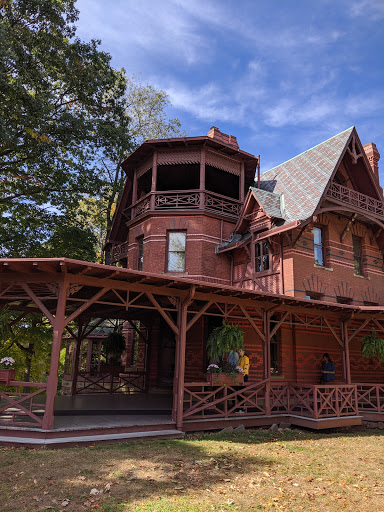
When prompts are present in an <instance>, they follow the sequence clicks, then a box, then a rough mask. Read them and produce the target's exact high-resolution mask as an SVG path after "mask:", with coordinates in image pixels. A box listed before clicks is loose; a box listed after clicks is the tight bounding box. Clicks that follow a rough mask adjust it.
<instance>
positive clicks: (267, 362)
mask: <svg viewBox="0 0 384 512" xmlns="http://www.w3.org/2000/svg"><path fill="white" fill-rule="evenodd" d="M269 321H270V314H269V313H268V311H264V312H263V324H264V379H270V378H271V329H270V325H269Z"/></svg>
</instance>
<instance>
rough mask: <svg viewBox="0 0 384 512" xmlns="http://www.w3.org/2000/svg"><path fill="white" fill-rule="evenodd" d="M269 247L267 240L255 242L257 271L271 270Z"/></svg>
mask: <svg viewBox="0 0 384 512" xmlns="http://www.w3.org/2000/svg"><path fill="white" fill-rule="evenodd" d="M269 256H270V253H269V247H268V244H267V242H259V243H258V244H255V272H265V271H266V270H269V267H270V261H269V259H270V258H269Z"/></svg>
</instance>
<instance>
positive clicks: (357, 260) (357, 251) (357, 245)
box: [352, 235, 363, 276]
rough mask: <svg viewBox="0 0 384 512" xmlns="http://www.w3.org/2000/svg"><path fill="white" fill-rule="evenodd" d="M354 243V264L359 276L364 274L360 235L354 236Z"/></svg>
mask: <svg viewBox="0 0 384 512" xmlns="http://www.w3.org/2000/svg"><path fill="white" fill-rule="evenodd" d="M352 244H353V264H354V267H355V274H356V275H357V276H361V275H362V273H363V272H362V270H363V265H362V261H361V238H359V237H358V236H354V235H353V236H352Z"/></svg>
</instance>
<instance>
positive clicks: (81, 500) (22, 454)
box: [0, 433, 275, 512]
mask: <svg viewBox="0 0 384 512" xmlns="http://www.w3.org/2000/svg"><path fill="white" fill-rule="evenodd" d="M246 435H247V433H244V435H242V436H234V435H232V436H230V435H229V436H226V437H223V436H222V437H221V438H220V436H219V437H217V439H213V438H211V437H210V436H205V438H204V439H201V440H200V439H197V438H196V437H195V438H192V437H191V438H187V439H185V440H168V441H166V440H163V441H141V442H132V443H123V444H111V445H96V446H90V447H82V448H68V449H57V450H23V449H20V448H18V449H14V448H12V449H7V450H4V449H3V450H0V464H1V466H2V468H4V469H3V471H2V482H3V484H2V486H1V490H2V491H3V493H4V495H5V496H7V499H6V500H5V503H3V504H2V508H1V510H2V512H15V511H20V512H24V511H25V512H26V511H28V512H30V511H32V510H46V509H47V508H48V507H50V508H49V510H51V512H53V511H59V510H63V507H62V506H61V502H62V500H65V499H68V500H69V502H70V504H71V507H70V509H71V510H82V509H83V507H84V504H87V505H86V506H87V507H88V509H90V508H91V507H94V508H95V507H96V505H98V507H97V510H99V511H105V512H121V511H125V510H137V511H140V512H141V510H142V511H146V510H157V511H159V512H161V511H162V510H164V511H167V512H172V511H173V510H183V511H186V512H188V511H190V512H194V511H200V510H203V509H202V508H201V507H200V508H198V507H197V505H196V504H195V503H190V500H191V499H192V498H193V496H194V495H195V494H196V493H198V491H200V490H201V491H207V489H208V490H209V489H211V488H212V490H215V489H216V488H217V486H224V487H226V488H228V489H229V487H230V485H231V484H232V483H233V482H235V480H236V479H237V478H238V477H242V476H243V475H245V474H246V475H257V474H261V473H263V471H265V470H266V468H271V467H272V466H273V465H274V464H275V462H274V461H273V459H272V457H271V458H269V457H261V456H257V455H255V454H252V455H250V454H246V453H245V452H244V453H243V452H241V453H239V449H238V447H236V443H238V442H245V437H244V436H246ZM216 440H217V441H229V442H226V443H225V444H221V443H220V442H218V443H217V442H215V441H216ZM108 483H110V484H111V488H110V491H108V492H107V493H104V492H103V493H100V494H99V493H96V494H94V495H93V496H90V492H91V490H92V489H97V490H98V491H100V490H103V491H104V489H105V485H106V484H108ZM229 496H230V492H228V493H227V491H225V492H223V501H225V502H226V501H227V500H228V497H229ZM175 497H177V498H176V499H177V501H178V502H179V503H178V504H176V505H175V507H176V508H174V509H173V505H172V503H173V501H174V500H175ZM224 499H225V500H224ZM34 500H35V501H34ZM138 500H142V501H146V504H144V503H143V505H142V507H143V508H140V505H135V506H133V504H134V503H135V504H137V502H138ZM152 502H153V503H155V504H156V506H155V505H153V507H154V508H151V503H152ZM171 502H172V503H171ZM160 505H161V506H160ZM44 507H45V508H44ZM162 507H163V508H162ZM68 510H69V508H68ZM210 510H215V509H212V508H210ZM217 510H233V507H232V505H231V504H230V503H227V504H226V503H224V504H222V505H220V508H218V509H217Z"/></svg>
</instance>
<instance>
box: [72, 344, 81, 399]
mask: <svg viewBox="0 0 384 512" xmlns="http://www.w3.org/2000/svg"><path fill="white" fill-rule="evenodd" d="M81 343H82V340H81V339H80V338H75V350H74V358H73V369H72V389H71V395H72V396H74V395H76V391H77V377H78V375H79V362H80V348H81Z"/></svg>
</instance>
